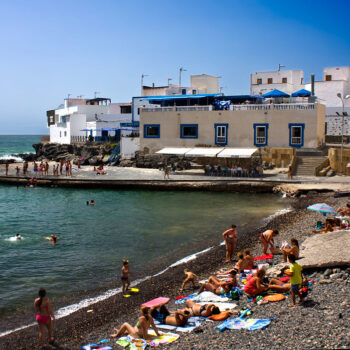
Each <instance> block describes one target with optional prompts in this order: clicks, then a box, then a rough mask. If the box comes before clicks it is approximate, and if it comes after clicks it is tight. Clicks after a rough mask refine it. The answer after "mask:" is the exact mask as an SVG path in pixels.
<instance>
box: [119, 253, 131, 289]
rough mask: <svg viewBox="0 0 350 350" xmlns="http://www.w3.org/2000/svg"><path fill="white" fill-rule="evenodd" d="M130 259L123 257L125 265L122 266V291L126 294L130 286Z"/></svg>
mask: <svg viewBox="0 0 350 350" xmlns="http://www.w3.org/2000/svg"><path fill="white" fill-rule="evenodd" d="M129 273H130V270H129V261H128V260H126V259H123V267H122V276H121V277H120V279H121V280H122V286H123V288H122V293H123V294H124V293H125V292H126V291H127V290H128V288H129V286H130V280H129Z"/></svg>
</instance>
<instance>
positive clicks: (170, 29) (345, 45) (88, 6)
mask: <svg viewBox="0 0 350 350" xmlns="http://www.w3.org/2000/svg"><path fill="white" fill-rule="evenodd" d="M349 13H350V1H346V0H345V1H336V0H334V1H323V0H317V1H310V0H309V1H308V0H304V1H297V0H295V1H293V2H286V1H284V2H282V1H274V0H271V1H263V0H261V1H259V0H245V1H242V0H241V1H236V0H227V1H225V0H221V1H207V0H187V1H184V0H177V1H166V0H163V1H158V0H149V1H136V0H135V1H131V0H130V1H125V0H124V1H119V0H110V1H107V0H100V1H96V0H95V1H90V0H81V1H79V0H70V1H66V0H60V1H58V0H55V1H54V0H51V1H47V0H45V1H40V0H33V1H30V2H29V1H27V0H23V1H21V0H12V1H9V0H3V1H1V2H0V33H1V35H0V47H1V54H0V121H1V128H0V134H26V133H27V134H37V133H39V134H41V133H44V134H47V133H48V130H47V128H46V124H45V123H46V110H48V109H52V108H56V107H57V106H58V105H59V104H60V103H62V102H63V99H64V98H65V97H66V96H67V94H68V93H70V94H72V95H73V96H77V95H85V97H93V93H94V91H99V92H100V96H104V97H111V98H112V100H113V101H114V102H127V101H130V100H131V97H132V96H137V95H139V94H140V76H141V74H142V73H144V74H148V75H149V76H148V77H146V78H145V81H144V82H145V84H152V83H153V82H154V83H155V84H156V85H158V84H166V83H167V78H173V79H174V80H173V82H174V83H178V69H179V67H181V66H183V67H185V68H186V69H187V72H185V73H183V78H182V80H183V84H184V85H185V84H187V83H189V76H190V74H201V73H207V74H213V75H219V76H222V78H221V79H220V86H222V87H224V90H223V91H224V93H225V94H244V93H248V92H249V74H250V73H252V72H256V71H264V70H275V69H277V67H278V64H279V63H281V64H283V65H285V66H286V68H285V69H303V70H304V77H305V80H308V79H309V75H310V74H311V73H315V74H316V78H321V76H322V69H323V68H324V67H332V66H350V26H349V25H348V24H347V23H348V20H349Z"/></svg>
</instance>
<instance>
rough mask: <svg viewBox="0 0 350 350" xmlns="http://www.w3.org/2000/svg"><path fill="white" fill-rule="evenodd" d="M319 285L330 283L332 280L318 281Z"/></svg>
mask: <svg viewBox="0 0 350 350" xmlns="http://www.w3.org/2000/svg"><path fill="white" fill-rule="evenodd" d="M319 283H321V284H327V283H332V280H328V279H326V280H320V281H319Z"/></svg>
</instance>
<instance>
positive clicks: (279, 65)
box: [278, 63, 286, 71]
mask: <svg viewBox="0 0 350 350" xmlns="http://www.w3.org/2000/svg"><path fill="white" fill-rule="evenodd" d="M285 67H286V66H283V65H282V64H280V63H279V64H278V71H280V70H281V68H285Z"/></svg>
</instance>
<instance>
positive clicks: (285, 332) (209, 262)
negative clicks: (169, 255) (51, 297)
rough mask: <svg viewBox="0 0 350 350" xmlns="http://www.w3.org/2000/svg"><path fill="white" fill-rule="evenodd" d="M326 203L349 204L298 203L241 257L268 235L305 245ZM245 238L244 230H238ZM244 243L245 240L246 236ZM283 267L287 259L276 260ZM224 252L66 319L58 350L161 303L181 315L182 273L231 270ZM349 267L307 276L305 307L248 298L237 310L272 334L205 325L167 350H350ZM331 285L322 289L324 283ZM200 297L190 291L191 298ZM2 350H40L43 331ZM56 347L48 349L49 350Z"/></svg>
mask: <svg viewBox="0 0 350 350" xmlns="http://www.w3.org/2000/svg"><path fill="white" fill-rule="evenodd" d="M321 201H323V202H327V203H328V204H330V205H333V206H334V207H337V206H340V205H344V204H345V203H346V199H335V198H333V197H332V196H331V195H330V194H310V195H309V196H307V197H306V198H302V199H299V200H296V201H295V203H294V205H293V206H294V210H292V211H291V212H288V213H285V214H283V215H280V216H277V217H275V218H272V219H271V221H270V222H268V223H266V225H265V226H264V227H257V228H256V230H254V232H250V235H249V236H248V235H245V238H244V239H240V240H239V243H238V250H242V249H244V248H246V247H250V248H251V249H252V253H253V254H254V255H258V254H260V253H261V247H260V245H258V244H256V243H257V236H258V234H259V233H260V232H261V231H262V230H264V229H267V228H277V229H279V230H280V236H281V237H279V241H283V240H289V239H290V238H292V237H294V238H296V239H298V240H299V243H301V242H302V241H303V240H304V239H305V238H306V237H307V236H309V235H310V234H311V231H312V229H313V226H314V223H315V222H316V220H318V219H319V214H318V213H314V212H311V211H308V210H305V209H304V208H305V207H306V205H307V204H310V203H315V202H321ZM239 232H242V229H241V230H240V231H239ZM242 236H243V235H242ZM275 260H276V262H278V261H279V260H281V256H277V257H276V258H275ZM223 261H224V247H223V246H216V247H214V248H213V249H211V250H209V251H208V252H205V253H203V254H200V255H198V257H197V258H196V259H195V260H192V261H189V262H188V263H186V264H182V265H178V266H175V267H173V268H170V269H168V270H167V271H166V272H165V273H163V274H160V275H159V276H156V277H153V278H151V279H149V280H147V281H144V282H142V283H141V284H139V285H138V286H137V287H138V288H139V289H140V292H139V293H137V294H134V295H132V297H130V298H123V296H122V295H120V294H118V295H116V296H114V297H111V298H109V299H107V300H105V301H103V302H100V303H97V304H95V305H92V306H91V307H89V308H88V309H90V310H92V312H91V311H90V312H87V311H88V309H82V310H79V311H78V312H76V313H73V314H72V315H70V316H68V317H65V318H63V319H59V320H58V321H57V325H56V329H55V337H56V340H57V344H56V345H55V347H51V348H52V349H54V348H56V349H80V347H81V346H83V345H86V344H88V343H91V342H97V341H98V340H100V339H105V338H109V334H111V333H112V331H113V327H118V326H120V325H121V324H122V323H123V322H130V323H131V324H133V323H136V321H137V318H138V310H139V307H140V305H141V304H142V303H143V302H145V301H147V300H150V299H153V298H155V297H158V296H167V297H170V298H171V302H170V303H169V308H170V310H175V309H176V308H178V306H177V305H175V304H174V302H173V301H174V298H175V297H176V296H177V295H178V293H179V292H178V289H179V286H180V284H181V281H182V280H183V272H182V271H183V269H184V268H185V267H187V268H189V269H190V270H191V271H193V272H195V273H197V274H198V275H199V276H200V278H201V279H202V278H207V277H208V276H209V275H211V274H213V273H215V272H216V271H217V270H218V269H220V268H222V267H229V266H230V264H224V263H223ZM349 272H350V268H349V267H337V268H330V269H321V270H317V271H316V270H314V271H312V270H311V271H306V276H307V277H309V278H311V279H313V280H314V281H315V284H314V286H313V287H312V291H311V293H309V296H308V298H307V299H306V301H305V302H304V303H303V304H302V305H298V306H297V307H295V308H291V307H289V304H290V296H289V297H287V298H286V300H284V301H282V302H279V303H268V304H263V305H256V304H253V303H251V302H249V301H248V299H247V297H246V296H244V295H243V296H242V297H241V298H240V300H239V302H237V304H238V307H237V310H241V309H245V308H247V307H248V308H250V309H251V310H252V315H253V316H252V317H254V318H270V317H273V318H274V320H273V321H272V323H271V324H270V325H269V326H268V327H267V328H266V329H265V330H256V331H247V330H225V331H223V332H220V331H218V330H217V329H216V328H215V327H214V326H215V323H214V322H205V323H203V324H202V325H201V326H200V330H199V333H194V332H192V333H189V334H185V333H180V338H179V339H178V340H177V341H176V342H174V343H172V344H170V345H167V346H165V347H164V348H167V349H213V348H214V349H231V348H235V349H246V348H251V349H263V348H269V349H279V348H281V347H284V348H287V349H305V348H310V349H316V348H327V349H335V348H336V349H346V348H349V347H350V334H349V329H348V324H349V309H350V299H349V295H350V293H349V292H350V280H349ZM325 279H326V280H327V281H329V283H324V284H323V283H319V282H320V281H321V280H325ZM194 291H196V290H193V289H191V288H189V289H187V290H185V294H191V293H193V292H194ZM108 345H110V346H112V347H113V349H118V348H119V349H121V347H120V346H119V345H116V344H115V341H111V342H110V343H108ZM0 348H1V349H19V350H20V349H36V348H39V346H38V341H37V328H36V327H35V326H34V327H29V328H26V329H24V330H20V331H18V332H15V333H11V334H9V335H7V336H4V337H1V338H0ZM49 348H50V347H48V349H49Z"/></svg>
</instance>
